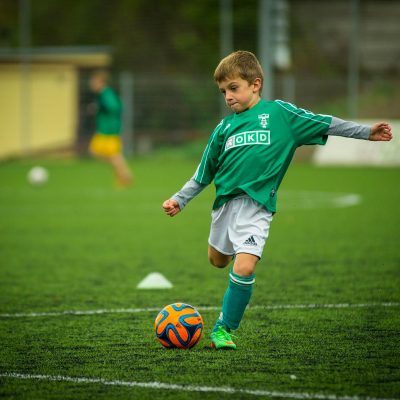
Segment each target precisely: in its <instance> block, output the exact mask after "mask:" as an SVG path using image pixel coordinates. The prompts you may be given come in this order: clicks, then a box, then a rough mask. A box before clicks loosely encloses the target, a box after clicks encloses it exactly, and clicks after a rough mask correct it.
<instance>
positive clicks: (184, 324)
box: [154, 303, 204, 349]
mask: <svg viewBox="0 0 400 400" xmlns="http://www.w3.org/2000/svg"><path fill="white" fill-rule="evenodd" d="M203 326H204V324H203V319H202V318H201V315H200V314H199V312H198V311H197V310H196V309H195V308H194V307H192V306H190V305H189V304H185V303H174V304H169V305H168V306H165V307H164V308H163V309H162V310H161V311H160V312H159V313H158V315H157V318H156V320H155V322H154V330H155V332H156V336H157V339H158V340H159V342H160V343H161V344H162V345H163V346H164V347H167V348H169V349H173V348H178V349H190V348H191V347H193V346H194V345H195V344H196V343H198V341H199V340H200V337H201V334H202V332H203Z"/></svg>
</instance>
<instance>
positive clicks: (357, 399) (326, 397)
mask: <svg viewBox="0 0 400 400" xmlns="http://www.w3.org/2000/svg"><path fill="white" fill-rule="evenodd" d="M0 378H14V379H29V380H39V381H47V382H72V383H81V384H101V385H106V386H125V387H139V388H144V389H156V390H176V391H185V392H203V393H206V392H208V393H210V392H212V393H228V394H242V395H243V394H244V395H253V396H264V397H272V398H275V397H277V398H284V399H318V400H399V399H388V398H376V397H361V396H347V395H344V396H339V395H335V394H324V393H296V392H278V391H275V390H252V389H235V388H233V387H229V386H194V385H178V384H173V383H163V382H136V381H119V380H113V381H109V380H106V379H103V378H85V377H72V376H62V375H31V374H18V373H14V372H9V373H7V372H6V373H0Z"/></svg>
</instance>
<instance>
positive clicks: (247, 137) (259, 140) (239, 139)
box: [225, 131, 270, 151]
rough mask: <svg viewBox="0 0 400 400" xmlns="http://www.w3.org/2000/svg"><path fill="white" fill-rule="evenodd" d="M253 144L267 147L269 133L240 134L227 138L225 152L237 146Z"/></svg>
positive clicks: (251, 132) (250, 132)
mask: <svg viewBox="0 0 400 400" xmlns="http://www.w3.org/2000/svg"><path fill="white" fill-rule="evenodd" d="M253 144H261V145H269V144H270V131H249V132H241V133H237V134H236V135H233V136H231V137H230V138H228V140H227V141H226V144H225V151H226V150H229V149H232V148H234V147H239V146H251V145H253Z"/></svg>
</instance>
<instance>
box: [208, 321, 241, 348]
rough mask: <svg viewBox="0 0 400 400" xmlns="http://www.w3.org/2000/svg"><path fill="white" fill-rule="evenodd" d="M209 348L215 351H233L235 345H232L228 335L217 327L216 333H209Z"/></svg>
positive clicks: (221, 328)
mask: <svg viewBox="0 0 400 400" xmlns="http://www.w3.org/2000/svg"><path fill="white" fill-rule="evenodd" d="M211 347H212V348H213V349H215V350H235V349H236V344H235V343H233V341H232V337H231V335H230V333H229V332H227V331H226V329H225V328H224V327H223V326H219V327H218V330H217V331H215V332H212V333H211Z"/></svg>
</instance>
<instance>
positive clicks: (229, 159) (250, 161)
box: [193, 100, 332, 212]
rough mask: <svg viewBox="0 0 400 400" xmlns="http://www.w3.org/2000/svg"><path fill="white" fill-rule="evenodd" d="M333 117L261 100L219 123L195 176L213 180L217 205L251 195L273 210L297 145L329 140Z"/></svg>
mask: <svg viewBox="0 0 400 400" xmlns="http://www.w3.org/2000/svg"><path fill="white" fill-rule="evenodd" d="M331 121H332V117H331V116H328V115H321V114H314V113H312V112H310V111H306V110H303V109H301V108H297V107H296V106H294V105H293V104H290V103H286V102H284V101H281V100H275V101H265V100H260V101H259V102H258V103H257V104H256V105H255V106H254V107H253V108H251V109H248V110H246V111H243V112H241V113H239V114H232V115H230V116H228V117H226V118H224V119H223V120H222V121H221V122H220V123H219V124H218V126H217V127H216V128H215V130H214V132H213V133H212V134H211V136H210V139H209V141H208V144H207V147H206V149H205V150H204V153H203V156H202V159H201V162H200V164H199V166H198V168H197V170H196V173H195V175H194V177H193V178H194V180H195V181H196V182H197V183H199V184H201V185H208V184H209V183H211V182H212V181H213V180H214V184H215V187H216V199H215V202H214V205H213V208H214V209H216V208H218V207H220V206H221V205H223V204H224V203H225V202H227V201H229V200H230V199H232V198H234V197H237V196H240V195H243V194H247V195H248V196H250V197H251V198H252V199H254V200H255V201H257V202H258V203H260V204H262V205H263V206H264V207H265V208H266V209H267V210H269V211H271V212H275V211H276V200H277V190H278V188H279V185H280V183H281V181H282V179H283V176H284V175H285V172H286V170H287V168H288V167H289V164H290V162H291V160H292V158H293V155H294V153H295V151H296V149H297V148H298V147H299V146H302V145H307V144H321V145H323V144H325V143H326V141H327V138H328V136H327V134H326V133H327V131H328V129H329V126H330V124H331Z"/></svg>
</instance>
